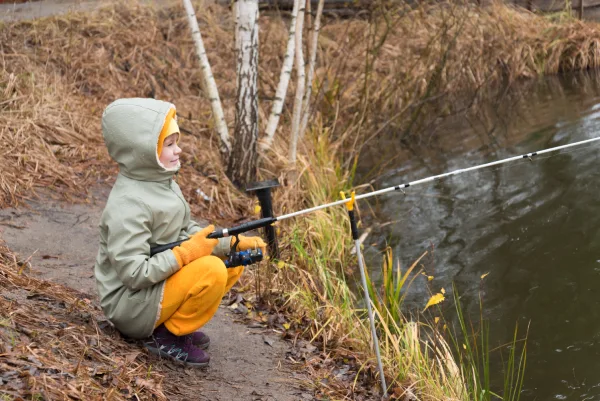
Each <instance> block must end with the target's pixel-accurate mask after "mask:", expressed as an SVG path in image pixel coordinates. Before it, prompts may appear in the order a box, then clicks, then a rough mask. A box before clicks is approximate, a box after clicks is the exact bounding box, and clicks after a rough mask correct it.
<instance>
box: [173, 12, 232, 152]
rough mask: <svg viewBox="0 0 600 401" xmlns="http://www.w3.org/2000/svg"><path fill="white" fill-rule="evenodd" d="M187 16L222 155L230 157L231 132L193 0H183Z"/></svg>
mask: <svg viewBox="0 0 600 401" xmlns="http://www.w3.org/2000/svg"><path fill="white" fill-rule="evenodd" d="M183 5H184V7H185V11H186V14H187V16H188V22H189V25H190V30H191V31H192V38H193V39H194V43H195V45H196V53H197V54H198V61H199V62H200V69H201V70H202V78H203V80H204V89H205V90H206V93H207V95H208V98H209V100H210V105H211V108H212V113H213V116H214V118H215V127H216V129H217V133H218V134H219V139H220V140H221V153H223V154H224V155H226V157H227V155H229V153H230V152H231V142H230V141H229V131H228V129H227V122H226V121H225V114H224V113H223V106H222V104H221V99H220V98H219V90H218V89H217V84H216V82H215V78H214V76H213V74H212V69H211V68H210V63H209V62H208V57H207V55H206V50H205V49H204V43H203V42H202V35H201V34H200V27H199V26H198V20H197V19H196V13H195V12H194V7H193V6H192V2H191V0H183Z"/></svg>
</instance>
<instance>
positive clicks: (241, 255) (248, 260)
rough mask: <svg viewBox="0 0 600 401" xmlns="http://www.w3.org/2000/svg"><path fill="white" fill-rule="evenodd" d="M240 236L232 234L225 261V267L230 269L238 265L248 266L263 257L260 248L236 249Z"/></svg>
mask: <svg viewBox="0 0 600 401" xmlns="http://www.w3.org/2000/svg"><path fill="white" fill-rule="evenodd" d="M239 243H240V238H239V237H238V236H237V235H234V236H233V240H232V241H231V249H230V251H229V255H227V259H226V260H225V261H224V262H225V267H226V268H228V269H230V268H232V267H238V266H248V265H252V264H254V263H258V262H260V261H261V260H262V259H263V253H262V250H261V249H260V248H255V249H247V250H245V251H236V249H237V246H238V244H239Z"/></svg>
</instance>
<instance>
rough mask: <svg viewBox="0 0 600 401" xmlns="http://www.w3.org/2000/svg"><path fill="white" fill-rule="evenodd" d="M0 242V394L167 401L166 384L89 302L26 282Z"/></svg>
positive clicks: (45, 284) (55, 287) (42, 283)
mask: <svg viewBox="0 0 600 401" xmlns="http://www.w3.org/2000/svg"><path fill="white" fill-rule="evenodd" d="M26 267H27V262H23V261H20V260H18V259H17V257H16V256H15V255H14V254H12V253H11V252H10V251H9V250H8V249H7V248H6V247H5V245H4V244H3V242H1V241H0V290H1V292H2V294H3V295H2V296H0V387H1V388H2V390H1V391H0V393H1V394H2V395H3V396H7V397H10V398H9V399H11V400H15V401H18V400H37V399H39V400H59V399H75V400H100V399H111V400H132V399H137V400H167V397H166V396H165V394H164V393H163V390H162V380H163V377H162V376H161V375H160V374H158V373H156V372H154V371H152V370H148V366H149V365H148V364H147V363H146V356H145V354H144V353H142V352H140V351H139V349H136V348H133V347H132V346H131V345H130V344H128V343H126V342H125V341H124V340H123V338H122V337H121V336H120V335H119V334H118V333H117V332H116V330H115V329H114V328H113V327H112V325H111V324H110V323H108V322H107V320H106V318H105V317H104V315H103V314H102V311H100V310H99V308H98V307H97V306H95V305H94V304H93V303H92V302H91V301H90V300H89V299H87V298H86V297H85V295H84V294H81V293H78V292H77V291H75V290H72V289H69V288H66V287H63V286H60V285H57V284H52V283H50V282H47V281H41V280H37V279H35V278H32V277H31V276H29V275H27V274H25V273H24V272H23V271H24V270H26Z"/></svg>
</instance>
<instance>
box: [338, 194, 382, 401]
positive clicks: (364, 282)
mask: <svg viewBox="0 0 600 401" xmlns="http://www.w3.org/2000/svg"><path fill="white" fill-rule="evenodd" d="M340 195H341V197H342V199H344V200H345V199H346V194H344V192H340ZM355 203H356V194H355V193H354V191H352V196H351V197H350V199H349V200H348V201H347V202H345V205H346V209H348V217H349V218H350V228H351V229H352V239H353V240H354V248H355V250H356V256H357V258H358V268H359V270H360V278H361V280H362V285H363V289H364V291H365V303H366V304H367V312H368V313H369V323H370V324H371V336H372V337H373V348H374V349H375V356H376V357H377V366H378V367H379V378H380V379H381V392H382V393H383V397H382V399H384V400H386V399H387V384H386V383H385V374H384V372H383V363H382V362H381V354H380V351H379V340H378V339H377V330H375V317H374V316H373V309H372V308H371V298H370V297H369V289H368V287H367V273H366V272H365V264H364V262H363V257H362V252H361V250H360V240H359V235H358V224H356V214H355V213H354V204H355Z"/></svg>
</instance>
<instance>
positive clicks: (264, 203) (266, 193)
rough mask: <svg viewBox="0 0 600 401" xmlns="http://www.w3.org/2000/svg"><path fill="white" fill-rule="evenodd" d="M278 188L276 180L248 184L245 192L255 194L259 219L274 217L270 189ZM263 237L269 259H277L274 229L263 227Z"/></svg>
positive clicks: (277, 248)
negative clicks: (258, 207)
mask: <svg viewBox="0 0 600 401" xmlns="http://www.w3.org/2000/svg"><path fill="white" fill-rule="evenodd" d="M278 186H279V181H277V180H276V179H274V180H268V181H260V182H253V183H250V184H249V185H248V186H247V187H246V192H248V193H252V192H254V193H256V197H257V198H258V203H259V204H260V213H261V217H262V218H263V219H264V218H269V217H274V215H273V202H272V197H271V189H272V188H276V187H278ZM264 229H265V237H266V238H267V248H268V250H269V257H270V258H271V259H279V246H278V244H277V233H276V232H275V227H273V226H272V225H267V226H265V227H264Z"/></svg>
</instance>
